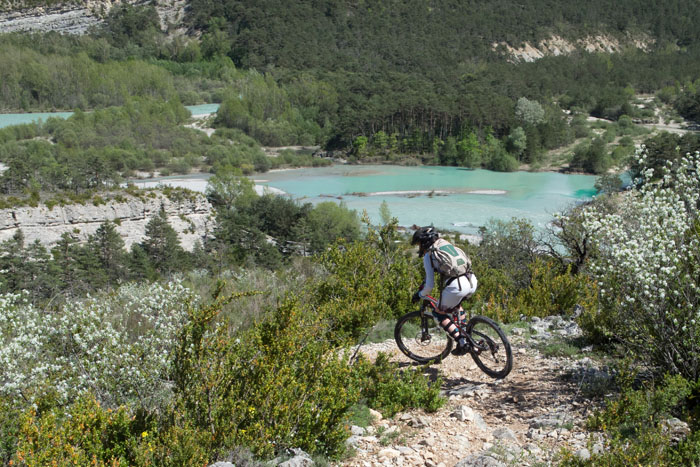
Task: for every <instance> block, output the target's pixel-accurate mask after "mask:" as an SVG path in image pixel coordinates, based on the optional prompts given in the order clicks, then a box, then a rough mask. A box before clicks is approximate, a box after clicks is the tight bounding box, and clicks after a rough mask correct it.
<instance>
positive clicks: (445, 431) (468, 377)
mask: <svg viewBox="0 0 700 467" xmlns="http://www.w3.org/2000/svg"><path fill="white" fill-rule="evenodd" d="M509 334H510V335H509V340H510V341H511V344H512V347H513V353H514V366H513V371H512V372H511V373H510V375H508V377H506V378H505V379H503V380H494V379H492V378H490V377H488V376H486V375H485V374H484V373H482V372H481V370H479V369H478V368H477V366H476V364H474V362H473V360H472V359H471V357H470V356H469V355H465V356H463V357H455V356H450V357H448V358H447V359H445V360H444V361H443V362H442V363H441V364H440V365H431V366H426V367H424V371H425V372H426V374H428V375H430V376H431V377H432V378H435V377H436V376H437V374H438V372H439V373H440V374H441V375H442V392H443V394H444V395H445V396H446V397H447V398H448V402H447V403H446V404H445V406H443V407H442V408H441V409H440V410H439V411H438V412H436V413H425V412H423V411H410V412H405V413H400V414H397V415H396V416H395V417H393V418H391V419H381V416H380V415H379V414H378V413H374V414H373V415H374V416H375V419H374V423H373V424H372V425H371V426H368V427H366V428H362V427H358V426H353V427H352V432H353V436H352V437H351V438H350V439H349V440H348V444H349V445H350V446H351V447H352V451H354V456H352V457H348V458H347V459H346V460H344V461H342V462H340V463H338V464H337V465H342V466H362V467H368V466H375V465H387V466H390V465H394V466H401V465H408V466H428V467H443V466H444V467H448V466H460V467H467V466H501V465H557V463H558V460H559V459H560V458H561V450H562V448H566V449H568V450H569V451H571V452H572V453H574V454H575V455H576V456H579V457H582V458H587V457H589V456H590V454H591V451H597V450H600V449H602V443H601V442H600V441H599V440H598V439H596V438H590V436H591V435H590V434H589V433H588V432H587V431H585V430H584V428H583V425H584V423H585V420H586V419H587V418H588V416H589V415H590V414H591V413H592V411H593V410H594V409H596V408H597V407H599V406H600V405H601V404H602V398H601V397H597V398H591V394H590V388H592V387H594V386H595V387H597V388H598V390H599V391H600V388H605V387H606V386H607V384H606V383H609V382H610V379H611V376H610V375H609V373H608V372H606V371H605V370H601V369H600V368H599V365H597V364H596V363H595V362H594V360H592V359H591V358H590V357H588V356H586V353H585V352H582V353H580V354H578V355H575V356H574V357H572V358H568V357H546V356H544V355H543V354H542V353H541V352H540V351H539V350H537V348H541V347H542V346H543V345H546V344H547V343H548V342H555V341H558V342H562V340H563V338H575V337H577V336H578V335H579V334H580V329H579V328H578V326H577V325H576V324H575V323H574V322H572V321H568V320H565V319H562V318H560V317H549V318H545V319H544V320H540V319H537V318H535V320H534V321H532V322H530V323H527V324H523V327H521V328H514V329H513V330H512V331H511V332H510V333H509ZM584 350H588V349H584ZM361 351H362V352H363V353H364V354H365V355H367V356H368V357H369V358H372V357H373V356H375V355H376V354H377V353H378V352H384V353H388V354H390V355H391V358H392V359H393V360H394V361H396V362H399V365H400V366H401V367H406V366H409V365H413V364H414V363H413V362H412V361H411V360H409V359H408V358H407V357H405V356H404V355H403V354H401V353H400V351H399V350H398V348H397V347H396V345H395V344H394V342H393V341H387V342H383V343H379V344H370V345H365V346H363V347H362V349H361ZM601 395H604V394H601Z"/></svg>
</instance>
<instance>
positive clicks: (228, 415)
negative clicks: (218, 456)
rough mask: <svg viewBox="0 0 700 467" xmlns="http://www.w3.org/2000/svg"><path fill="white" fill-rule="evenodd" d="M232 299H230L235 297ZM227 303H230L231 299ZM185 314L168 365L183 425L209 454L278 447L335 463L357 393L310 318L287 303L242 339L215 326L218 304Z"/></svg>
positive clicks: (269, 451)
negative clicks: (203, 441)
mask: <svg viewBox="0 0 700 467" xmlns="http://www.w3.org/2000/svg"><path fill="white" fill-rule="evenodd" d="M239 296H240V294H239V295H237V296H236V297H239ZM231 298H233V297H231ZM225 302H226V300H219V301H217V302H215V303H214V304H212V305H210V306H207V307H202V308H197V309H192V310H191V311H190V322H189V324H188V325H187V326H185V328H184V329H183V331H182V333H181V335H180V338H179V343H178V348H179V350H178V352H177V355H176V356H175V361H174V367H173V369H174V376H175V385H176V389H175V391H176V397H177V400H178V401H179V403H180V404H181V405H182V408H183V412H184V413H185V414H186V419H187V420H190V421H191V422H192V423H193V426H194V427H195V428H196V429H197V430H201V431H206V432H209V433H210V437H209V441H208V444H209V446H208V448H209V449H210V452H213V453H221V452H223V451H225V450H226V449H231V448H233V447H235V446H243V447H246V448H249V449H251V450H252V451H253V452H254V453H255V454H256V455H257V456H260V457H269V456H271V455H273V454H275V453H277V452H279V451H281V450H283V449H285V448H291V447H298V448H301V449H303V450H305V451H306V452H309V453H321V454H324V455H329V456H337V455H339V454H341V453H342V451H343V450H344V440H345V438H346V436H347V434H346V432H345V427H344V420H345V418H346V414H347V411H348V410H349V408H350V407H351V406H352V405H354V404H355V403H356V402H357V400H358V397H359V392H358V390H357V388H356V387H355V386H354V385H348V381H351V380H352V378H351V372H352V369H351V367H350V366H348V365H347V363H346V362H344V361H343V360H342V359H338V358H337V357H336V356H335V353H334V352H333V351H332V348H331V346H330V344H329V342H328V341H327V339H325V338H324V336H325V332H326V329H325V326H324V324H323V321H321V320H320V319H319V318H318V317H317V316H316V315H315V314H314V313H309V312H307V310H304V309H303V308H301V306H300V304H299V303H298V302H296V301H295V300H292V299H289V300H287V301H286V302H285V303H284V304H283V305H282V306H281V307H279V308H278V309H277V310H276V311H275V313H273V314H271V315H270V316H269V317H267V318H266V319H264V320H263V321H261V322H260V323H258V324H257V325H256V326H254V327H253V328H251V329H250V330H248V331H246V332H240V333H237V334H235V335H231V334H230V331H229V328H228V326H226V325H225V322H222V323H221V324H219V325H217V326H215V319H216V317H217V316H218V315H219V313H220V310H221V307H222V304H223V303H225Z"/></svg>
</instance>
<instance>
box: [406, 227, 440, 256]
mask: <svg viewBox="0 0 700 467" xmlns="http://www.w3.org/2000/svg"><path fill="white" fill-rule="evenodd" d="M439 237H440V234H439V233H438V232H437V230H435V227H432V226H430V227H421V228H420V229H418V230H416V232H415V233H414V234H413V240H411V245H420V247H419V248H418V255H419V256H423V253H425V251H426V250H427V249H428V248H430V245H432V244H433V243H435V240H437V239H438V238H439Z"/></svg>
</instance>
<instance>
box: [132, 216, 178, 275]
mask: <svg viewBox="0 0 700 467" xmlns="http://www.w3.org/2000/svg"><path fill="white" fill-rule="evenodd" d="M141 247H142V248H143V250H144V251H145V252H146V255H147V256H148V259H149V260H150V262H151V264H152V265H153V267H154V268H155V270H156V271H158V272H159V273H161V274H169V273H171V272H173V271H176V270H177V269H179V267H180V266H181V264H182V260H183V259H184V256H185V251H184V250H183V249H182V246H181V245H180V239H179V238H178V236H177V232H175V229H173V228H172V226H171V225H170V224H169V223H168V217H167V215H166V214H165V210H164V209H163V208H162V207H161V210H160V211H159V212H158V214H157V215H155V216H153V218H152V219H151V220H150V221H149V222H148V224H147V225H146V237H145V238H144V240H143V242H141Z"/></svg>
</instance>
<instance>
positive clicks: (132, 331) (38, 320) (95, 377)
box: [0, 280, 195, 407]
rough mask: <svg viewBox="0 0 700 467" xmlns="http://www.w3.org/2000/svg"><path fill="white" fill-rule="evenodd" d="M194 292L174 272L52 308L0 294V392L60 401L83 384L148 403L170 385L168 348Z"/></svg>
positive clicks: (107, 399)
mask: <svg viewBox="0 0 700 467" xmlns="http://www.w3.org/2000/svg"><path fill="white" fill-rule="evenodd" d="M194 300H195V299H194V297H193V296H192V293H191V292H190V291H189V290H188V289H187V288H185V287H184V286H183V285H182V284H181V283H180V282H179V281H177V280H175V281H172V282H169V283H166V284H128V285H124V286H122V287H120V288H119V289H118V290H117V291H115V292H113V293H110V294H101V295H99V296H96V297H88V298H86V299H84V300H81V301H77V302H74V303H68V304H65V305H64V306H62V307H61V308H59V309H58V310H40V309H37V308H36V307H34V306H33V305H31V304H30V303H28V302H27V301H26V300H25V299H24V298H23V297H22V295H13V294H8V295H3V296H0V394H2V395H5V396H8V397H11V398H12V399H15V400H18V399H23V400H28V401H31V400H33V399H35V398H36V397H38V396H41V395H44V394H47V393H53V394H54V396H56V397H58V399H59V401H61V402H68V401H70V400H72V399H74V398H76V397H77V396H78V395H79V394H82V393H84V392H86V391H88V390H89V391H92V392H93V393H94V394H96V395H97V397H98V399H99V400H100V401H102V402H103V403H105V404H107V405H109V406H116V405H119V404H123V403H134V402H135V403H138V404H139V405H141V406H144V407H153V406H154V405H155V404H157V403H158V402H159V401H161V400H162V399H163V397H167V396H168V395H169V393H170V382H169V381H168V377H167V376H168V375H167V372H168V366H169V363H170V358H171V352H172V349H173V347H174V346H175V345H176V339H177V333H178V331H179V330H180V328H181V327H182V325H183V324H184V323H185V321H186V319H187V309H188V307H189V306H190V304H193V301H194Z"/></svg>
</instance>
